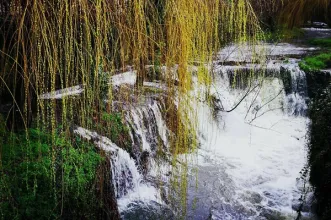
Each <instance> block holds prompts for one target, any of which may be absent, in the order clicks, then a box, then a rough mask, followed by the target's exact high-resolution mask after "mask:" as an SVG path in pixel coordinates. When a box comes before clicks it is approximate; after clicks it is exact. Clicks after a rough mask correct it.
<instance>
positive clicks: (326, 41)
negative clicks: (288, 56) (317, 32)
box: [309, 38, 331, 48]
mask: <svg viewBox="0 0 331 220" xmlns="http://www.w3.org/2000/svg"><path fill="white" fill-rule="evenodd" d="M309 43H310V44H312V45H315V46H320V47H324V48H325V47H331V38H317V39H312V40H310V41H309Z"/></svg>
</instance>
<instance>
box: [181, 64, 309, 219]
mask: <svg viewBox="0 0 331 220" xmlns="http://www.w3.org/2000/svg"><path fill="white" fill-rule="evenodd" d="M292 67H293V66H291V68H292ZM295 67H296V66H294V67H293V68H294V69H295V70H293V74H292V76H291V78H292V82H294V81H295V80H296V79H298V78H300V77H302V75H300V74H302V73H301V72H300V71H298V70H297V69H296V68H295ZM287 68H288V67H287ZM217 69H218V71H216V73H215V75H216V78H215V82H214V83H215V86H214V89H213V91H212V93H214V95H215V97H217V98H218V99H219V100H218V101H219V102H220V103H221V105H222V106H223V108H224V110H230V109H232V107H234V106H235V105H236V104H237V103H238V102H239V101H240V100H241V98H242V97H243V96H244V94H245V93H246V91H247V89H236V88H232V87H231V85H230V82H229V78H228V74H225V73H226V69H225V68H223V67H221V68H217ZM295 74H297V75H295ZM303 80H305V78H304V79H303ZM256 83H257V82H256ZM252 87H253V86H252ZM292 87H294V86H292ZM301 89H304V88H301ZM305 89H306V88H305ZM283 90H284V85H283V82H282V80H281V79H280V77H279V76H278V77H266V78H264V80H263V83H262V86H260V87H256V88H255V89H253V90H252V92H251V93H249V95H247V97H246V98H245V99H244V100H243V101H242V102H241V104H240V105H239V106H238V107H237V108H236V109H235V110H233V111H232V112H219V113H218V114H217V119H215V117H213V115H212V112H211V111H210V108H209V107H208V106H207V105H206V103H201V102H200V103H197V104H196V106H197V108H196V110H197V115H198V122H199V129H198V132H199V134H198V135H199V140H200V143H201V147H200V149H199V150H198V151H197V154H196V155H192V157H195V156H197V163H196V164H193V165H192V169H193V168H195V167H197V168H198V171H197V173H192V176H191V180H190V187H189V198H188V200H189V212H188V213H189V214H188V219H206V217H212V219H268V218H270V216H271V215H272V216H275V215H278V214H281V215H283V216H286V217H288V218H289V219H293V218H294V216H295V214H296V212H295V211H294V210H292V205H293V204H294V203H297V201H298V199H299V198H300V191H299V181H297V178H299V177H300V174H299V172H300V171H301V169H302V168H303V167H304V165H305V162H306V151H305V135H306V132H307V130H306V127H307V123H308V119H307V118H305V117H303V116H297V117H296V116H293V114H292V112H291V111H294V110H293V109H294V108H299V109H300V108H303V107H306V103H305V102H304V101H302V103H301V105H300V104H297V105H295V106H291V105H289V104H288V103H287V99H288V97H289V96H292V98H293V99H295V102H296V103H298V102H299V101H300V99H302V98H303V97H302V96H300V94H299V92H294V93H291V94H289V95H286V94H285V91H283ZM292 90H294V89H293V88H292ZM292 92H293V91H292ZM289 109H290V110H289ZM298 111H299V110H298ZM289 113H290V114H289ZM299 115H300V114H299ZM196 178H197V180H196ZM195 181H197V183H198V184H197V186H196V182H195ZM194 203H196V204H195V205H194ZM194 207H195V208H194ZM268 216H269V217H268ZM279 218H280V217H279ZM276 219H277V217H276Z"/></svg>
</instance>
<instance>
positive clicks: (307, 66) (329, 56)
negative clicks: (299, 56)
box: [299, 53, 331, 72]
mask: <svg viewBox="0 0 331 220" xmlns="http://www.w3.org/2000/svg"><path fill="white" fill-rule="evenodd" d="M299 66H300V68H301V69H302V70H303V71H306V72H311V71H318V70H321V69H325V68H328V67H331V53H323V54H319V55H317V56H311V57H306V58H304V59H303V60H302V61H301V62H300V63H299Z"/></svg>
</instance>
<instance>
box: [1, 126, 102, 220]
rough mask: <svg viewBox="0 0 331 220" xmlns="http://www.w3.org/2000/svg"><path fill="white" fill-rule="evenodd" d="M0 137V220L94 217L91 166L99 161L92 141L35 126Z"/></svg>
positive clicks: (94, 206)
mask: <svg viewBox="0 0 331 220" xmlns="http://www.w3.org/2000/svg"><path fill="white" fill-rule="evenodd" d="M1 137H2V138H1ZM1 137H0V143H1V142H2V143H1V144H2V145H1V148H0V155H1V164H0V174H1V179H0V200H1V203H0V213H1V217H2V218H3V219H55V218H62V219H72V218H74V219H81V218H89V219H90V218H95V214H96V211H98V208H99V207H100V206H101V204H100V203H99V202H98V201H97V198H96V193H95V179H96V173H97V172H96V170H97V167H98V166H99V164H100V162H101V161H102V159H101V157H100V156H99V154H98V153H97V152H95V150H94V147H93V146H92V145H90V144H88V143H84V142H82V141H81V140H80V138H76V139H74V140H72V141H68V140H67V139H66V138H64V137H61V136H58V135H55V136H54V135H52V136H51V135H49V134H45V133H43V132H41V131H39V130H36V129H29V130H28V131H27V133H26V134H24V133H23V134H14V133H7V134H6V136H1Z"/></svg>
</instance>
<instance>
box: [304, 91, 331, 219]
mask: <svg viewBox="0 0 331 220" xmlns="http://www.w3.org/2000/svg"><path fill="white" fill-rule="evenodd" d="M330 112H331V86H329V88H328V89H326V90H324V91H322V92H320V93H319V95H318V96H317V97H316V98H315V99H314V100H313V102H312V104H311V107H310V118H311V124H310V130H309V132H310V139H309V143H308V148H309V166H310V182H311V184H312V186H313V187H314V188H315V195H316V199H317V214H318V215H319V216H320V217H321V218H322V219H324V220H327V219H331V114H330Z"/></svg>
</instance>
